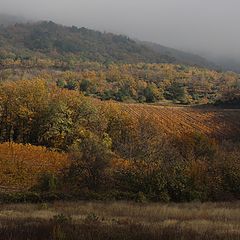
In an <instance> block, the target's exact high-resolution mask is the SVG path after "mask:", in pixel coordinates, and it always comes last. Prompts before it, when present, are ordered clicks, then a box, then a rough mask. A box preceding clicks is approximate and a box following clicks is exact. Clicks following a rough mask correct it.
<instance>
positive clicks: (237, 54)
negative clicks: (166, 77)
mask: <svg viewBox="0 0 240 240" xmlns="http://www.w3.org/2000/svg"><path fill="white" fill-rule="evenodd" d="M0 12H1V13H5V14H13V15H21V16H24V17H27V18H31V19H38V20H53V21H55V22H58V23H62V24H65V25H76V26H80V27H81V26H84V27H88V28H92V29H97V30H101V31H104V30H105V31H111V32H114V33H121V34H126V35H128V36H130V37H134V38H138V39H140V40H147V41H152V42H156V43H160V44H162V45H165V46H170V47H174V48H178V49H181V50H187V51H191V52H193V53H198V54H201V55H203V56H210V57H218V56H227V57H230V58H231V57H232V58H238V59H240V41H239V39H240V29H239V24H240V14H239V12H240V0H0Z"/></svg>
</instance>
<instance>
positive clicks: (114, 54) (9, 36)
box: [0, 22, 174, 63]
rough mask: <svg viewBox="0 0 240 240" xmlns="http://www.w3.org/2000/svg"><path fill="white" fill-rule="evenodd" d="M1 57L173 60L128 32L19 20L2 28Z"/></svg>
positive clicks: (112, 60)
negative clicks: (133, 38) (18, 22)
mask: <svg viewBox="0 0 240 240" xmlns="http://www.w3.org/2000/svg"><path fill="white" fill-rule="evenodd" d="M0 51H1V52H0V58H2V59H4V58H13V59H18V58H20V59H21V58H34V57H36V56H38V55H41V56H43V57H51V58H52V59H58V58H60V59H62V58H63V59H68V60H73V61H74V60H77V61H97V62H101V63H111V62H125V63H136V62H154V63H158V62H173V61H174V59H172V58H170V57H168V56H164V55H162V56H161V55H160V54H158V53H156V52H154V51H152V50H151V49H149V48H147V47H146V46H143V45H140V44H137V43H136V42H135V41H133V40H131V39H130V38H128V37H126V36H121V35H114V34H111V33H101V32H98V31H93V30H89V29H86V28H77V27H74V26H73V27H64V26H61V25H57V24H55V23H53V22H39V23H33V24H15V25H10V26H8V27H3V26H2V27H1V28H0Z"/></svg>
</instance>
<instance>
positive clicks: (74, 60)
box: [0, 22, 240, 202]
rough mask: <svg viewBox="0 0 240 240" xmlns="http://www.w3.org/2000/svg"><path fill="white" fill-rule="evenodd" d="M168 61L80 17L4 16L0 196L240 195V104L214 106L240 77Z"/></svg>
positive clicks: (234, 92) (228, 97) (230, 95)
mask: <svg viewBox="0 0 240 240" xmlns="http://www.w3.org/2000/svg"><path fill="white" fill-rule="evenodd" d="M171 61H173V62H174V61H175V60H174V59H172V58H171V57H170V58H169V56H166V55H161V54H159V53H156V52H154V51H153V50H150V49H148V48H147V47H146V46H142V45H139V43H136V42H135V41H133V40H131V39H129V38H127V37H125V36H117V35H113V34H109V33H100V32H96V31H92V30H88V29H85V28H76V27H64V26H60V25H57V24H55V23H53V22H40V23H34V24H15V25H11V26H8V27H3V26H2V27H0V202H1V201H10V202H12V201H15V202H19V201H26V200H28V201H38V202H42V201H45V200H46V201H49V200H51V201H52V200H59V199H71V200H76V199H84V200H86V199H97V200H99V199H101V200H106V199H108V200H109V199H110V200H115V199H119V200H135V201H178V202H179V201H192V200H198V201H199V200H200V201H209V200H226V199H228V200H230V199H238V198H239V197H240V195H239V193H240V189H239V186H240V175H239V173H240V165H239V163H240V161H239V160H240V159H239V156H240V150H239V149H240V148H239V142H240V139H239V134H240V125H239V117H240V115H239V114H240V112H239V110H234V109H229V110H227V109H220V108H215V107H214V105H218V106H223V105H224V104H226V105H228V107H230V108H231V107H232V106H233V105H232V104H234V106H235V107H238V106H239V105H240V104H239V101H240V98H239V96H240V94H239V92H240V82H239V81H240V77H239V75H238V74H236V73H233V72H218V71H215V70H210V69H208V68H199V67H196V66H188V65H183V64H173V63H169V62H171ZM162 62H164V63H162ZM186 105H188V106H186ZM200 105H201V106H200ZM1 189H3V190H1ZM6 189H7V190H6Z"/></svg>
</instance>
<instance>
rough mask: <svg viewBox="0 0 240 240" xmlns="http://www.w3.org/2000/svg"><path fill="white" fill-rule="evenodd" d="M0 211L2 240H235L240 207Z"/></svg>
mask: <svg viewBox="0 0 240 240" xmlns="http://www.w3.org/2000/svg"><path fill="white" fill-rule="evenodd" d="M0 209H1V210H0V222H1V224H0V236H4V238H2V239H5V240H8V239H11V240H13V239H14V240H15V239H16V240H19V239H20V240H21V239H74V240H75V239H84V240H85V239H131V240H132V239H133V240H134V239H140V240H141V239H144V240H145V239H186V240H188V239H191V240H193V239H212V240H213V239H214V240H215V239H221V240H222V239H224V240H225V239H236V240H237V239H240V202H235V203H203V204H201V203H186V204H136V203H127V202H112V203H98V202H71V203H69V202H68V203H66V202H56V203H52V204H37V205H33V204H26V205H25V204H20V205H2V206H1V208H0ZM43 231H44V234H43V235H42V232H43ZM0 239H1V237H0Z"/></svg>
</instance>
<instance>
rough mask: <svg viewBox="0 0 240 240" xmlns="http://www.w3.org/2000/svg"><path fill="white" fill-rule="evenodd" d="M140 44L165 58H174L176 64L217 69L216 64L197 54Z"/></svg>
mask: <svg viewBox="0 0 240 240" xmlns="http://www.w3.org/2000/svg"><path fill="white" fill-rule="evenodd" d="M140 43H142V44H144V45H145V46H147V47H148V48H150V49H152V50H153V51H155V52H157V53H159V54H160V55H165V56H169V57H172V58H174V59H175V63H179V64H186V65H191V66H199V67H207V68H213V69H216V68H217V66H216V64H214V63H212V62H210V61H208V60H207V59H205V58H203V57H201V56H199V55H196V54H192V53H187V52H184V51H180V50H177V49H174V48H169V47H165V46H162V45H160V44H157V43H152V42H140Z"/></svg>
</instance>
